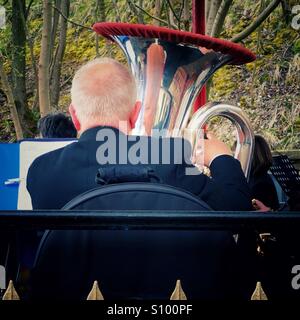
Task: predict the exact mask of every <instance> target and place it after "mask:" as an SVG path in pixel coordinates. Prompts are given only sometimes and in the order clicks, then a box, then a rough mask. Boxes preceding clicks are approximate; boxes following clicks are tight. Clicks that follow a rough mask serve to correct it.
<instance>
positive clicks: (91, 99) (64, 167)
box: [27, 58, 252, 211]
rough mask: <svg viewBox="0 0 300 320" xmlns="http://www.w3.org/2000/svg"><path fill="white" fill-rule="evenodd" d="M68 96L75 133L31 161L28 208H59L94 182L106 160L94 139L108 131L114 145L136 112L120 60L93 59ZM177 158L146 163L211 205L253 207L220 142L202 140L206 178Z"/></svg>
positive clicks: (240, 173)
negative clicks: (67, 142) (69, 141)
mask: <svg viewBox="0 0 300 320" xmlns="http://www.w3.org/2000/svg"><path fill="white" fill-rule="evenodd" d="M71 98H72V102H71V105H70V107H69V111H70V114H71V117H72V120H73V123H74V125H75V127H76V129H77V132H78V134H79V136H80V138H79V140H78V142H75V143H72V144H70V145H68V146H66V147H64V148H61V149H58V150H55V151H52V152H49V153H47V154H44V155H42V156H40V157H39V158H37V159H36V160H35V161H34V162H33V164H32V165H31V167H30V169H29V172H28V176H27V189H28V191H29V193H30V195H31V199H32V206H33V209H60V208H62V207H63V206H64V205H65V204H66V203H67V202H69V201H70V200H71V199H73V198H74V197H76V196H78V195H79V194H81V193H83V192H85V191H87V190H90V189H93V188H95V187H97V184H96V182H95V176H96V173H97V171H98V169H99V168H100V167H101V166H102V165H103V163H105V161H103V160H105V159H99V157H98V155H99V150H100V149H101V148H102V147H104V144H106V146H105V147H107V141H106V140H105V139H102V140H103V141H99V140H101V136H102V133H103V132H104V133H105V132H107V131H109V132H110V133H111V132H113V133H114V134H115V136H116V139H117V140H116V141H115V140H114V139H112V142H116V143H114V145H115V146H117V147H118V146H119V144H118V141H119V140H118V139H121V137H124V135H127V134H129V132H130V130H131V129H132V128H134V124H135V121H136V119H137V116H138V112H139V105H140V103H138V102H137V101H136V85H135V80H134V78H133V76H132V75H131V73H130V72H129V70H128V69H127V68H126V67H125V66H123V65H121V64H120V63H118V62H117V61H115V60H112V59H109V58H101V59H95V60H94V61H91V62H89V63H87V64H86V65H84V66H82V67H81V68H80V69H79V70H78V71H77V72H76V74H75V76H74V79H73V82H72V88H71ZM101 132H102V133H101ZM125 137H126V136H125ZM149 139H150V138H149ZM97 140H98V141H97ZM131 146H132V142H131V141H128V145H127V150H126V149H124V148H122V150H118V148H117V150H116V161H117V164H118V161H119V154H123V153H124V152H125V153H126V152H128V150H129V149H130V147H131ZM112 147H113V146H112ZM147 151H148V149H147ZM182 162H183V163H182V164H176V163H175V162H174V164H150V166H151V167H153V170H154V172H155V173H156V174H157V175H158V176H159V178H160V179H161V180H162V181H163V182H164V183H165V184H168V185H172V186H175V187H179V188H182V189H185V190H188V191H190V192H191V193H193V194H196V195H198V196H199V197H200V198H201V199H202V200H203V201H204V202H206V203H207V204H208V205H209V206H210V207H211V208H212V209H214V210H236V211H240V210H252V205H251V197H250V190H249V187H248V184H247V182H246V179H245V176H244V173H243V171H242V169H241V165H240V163H239V161H238V160H236V159H234V158H233V156H232V154H231V152H230V150H229V148H228V147H227V146H226V145H225V144H224V143H223V142H221V141H219V140H217V139H216V138H214V137H213V136H212V135H208V139H205V141H204V164H205V165H206V166H209V168H210V171H211V178H209V177H207V176H206V175H204V174H197V175H187V174H186V171H185V169H186V168H188V167H191V164H189V163H187V162H186V161H185V160H184V159H183V161H182ZM105 165H107V164H105Z"/></svg>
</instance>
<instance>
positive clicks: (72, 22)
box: [52, 5, 93, 31]
mask: <svg viewBox="0 0 300 320" xmlns="http://www.w3.org/2000/svg"><path fill="white" fill-rule="evenodd" d="M52 8H54V9H55V10H57V11H58V13H59V14H60V15H61V16H62V17H63V18H64V19H65V20H66V21H68V22H69V23H71V24H73V25H74V26H77V27H80V28H84V29H87V30H90V31H93V28H91V27H87V26H84V25H82V24H80V23H77V22H74V21H72V20H70V19H68V18H67V17H66V16H65V15H64V14H63V13H62V12H61V10H59V9H58V8H57V7H56V6H53V5H52Z"/></svg>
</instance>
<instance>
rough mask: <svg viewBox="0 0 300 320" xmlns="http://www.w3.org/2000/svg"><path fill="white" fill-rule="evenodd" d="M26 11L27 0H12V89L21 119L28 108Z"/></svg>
mask: <svg viewBox="0 0 300 320" xmlns="http://www.w3.org/2000/svg"><path fill="white" fill-rule="evenodd" d="M25 11H26V7H25V0H12V19H11V22H12V47H11V48H12V80H13V81H12V83H13V86H12V91H13V96H14V100H15V104H16V107H17V110H18V113H19V115H20V118H21V119H23V118H24V115H25V113H26V109H27V103H26V101H27V99H26V79H25V74H26V73H25V71H26V58H25V55H26V32H25V28H24V25H23V24H22V21H23V20H22V19H24V16H25ZM20 21H21V23H20Z"/></svg>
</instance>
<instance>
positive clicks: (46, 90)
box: [39, 0, 52, 116]
mask: <svg viewBox="0 0 300 320" xmlns="http://www.w3.org/2000/svg"><path fill="white" fill-rule="evenodd" d="M51 30H52V2H51V0H43V29H42V43H41V53H40V60H39V105H40V113H41V116H44V115H46V114H48V113H49V112H50V109H51V108H50V82H49V66H50V43H51V42H50V35H51Z"/></svg>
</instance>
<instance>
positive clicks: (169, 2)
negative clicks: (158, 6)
mask: <svg viewBox="0 0 300 320" xmlns="http://www.w3.org/2000/svg"><path fill="white" fill-rule="evenodd" d="M166 1H167V3H168V5H169V8H170V10H171V11H172V13H173V15H174V17H175V18H176V20H177V21H178V22H179V23H180V19H179V17H178V16H177V14H176V12H175V10H174V8H173V6H172V3H171V1H170V0H166Z"/></svg>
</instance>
